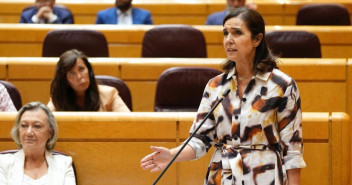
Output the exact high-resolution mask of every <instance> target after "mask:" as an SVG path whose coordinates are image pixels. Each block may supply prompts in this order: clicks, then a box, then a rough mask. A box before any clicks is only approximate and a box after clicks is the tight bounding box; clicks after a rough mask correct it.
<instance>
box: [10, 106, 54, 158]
mask: <svg viewBox="0 0 352 185" xmlns="http://www.w3.org/2000/svg"><path fill="white" fill-rule="evenodd" d="M38 109H39V110H40V109H41V110H43V111H44V112H45V114H46V116H47V118H48V120H47V121H48V126H49V131H50V133H51V137H50V139H49V140H48V141H47V142H46V146H45V148H46V150H48V151H51V150H52V149H54V146H55V144H56V141H57V136H58V132H59V130H58V128H57V123H56V120H55V117H54V115H53V113H52V112H51V111H50V109H49V108H48V107H47V106H46V105H44V104H42V103H41V102H30V103H27V104H26V105H25V106H23V107H22V108H21V109H20V110H19V111H18V113H17V116H16V120H15V126H13V127H12V129H11V136H12V139H13V140H14V141H15V143H16V144H17V146H18V148H19V149H21V148H22V144H21V141H20V130H19V128H20V122H21V118H22V115H23V114H24V113H25V112H26V111H34V110H38Z"/></svg>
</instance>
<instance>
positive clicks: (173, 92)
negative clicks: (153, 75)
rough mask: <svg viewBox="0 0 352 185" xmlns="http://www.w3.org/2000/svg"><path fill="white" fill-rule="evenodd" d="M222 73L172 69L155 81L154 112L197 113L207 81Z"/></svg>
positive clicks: (209, 69) (195, 68) (190, 68)
mask: <svg viewBox="0 0 352 185" xmlns="http://www.w3.org/2000/svg"><path fill="white" fill-rule="evenodd" d="M221 73H222V72H221V71H219V70H217V69H213V68H205V67H172V68H169V69H167V70H165V71H164V72H163V73H162V74H161V75H160V77H159V79H158V81H157V87H156V93H155V104H154V111H157V112H168V111H169V112H184V111H187V112H188V111H197V110H198V107H199V104H200V101H201V99H202V96H203V91H204V88H205V86H206V84H207V83H208V81H209V80H210V79H211V78H213V77H215V76H216V75H219V74H221Z"/></svg>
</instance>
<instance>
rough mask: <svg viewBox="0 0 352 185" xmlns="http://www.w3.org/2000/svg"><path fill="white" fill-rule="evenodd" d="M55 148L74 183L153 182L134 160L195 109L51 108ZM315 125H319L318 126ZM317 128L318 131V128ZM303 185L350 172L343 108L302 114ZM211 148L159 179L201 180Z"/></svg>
mask: <svg viewBox="0 0 352 185" xmlns="http://www.w3.org/2000/svg"><path fill="white" fill-rule="evenodd" d="M54 115H55V117H56V119H57V121H58V126H59V139H58V143H57V145H56V146H55V150H58V151H62V152H64V153H66V154H69V155H71V156H72V158H73V160H74V163H75V166H76V172H77V178H78V184H80V185H97V184H105V185H112V184H116V183H117V184H121V185H130V184H134V185H145V184H152V182H153V181H154V180H155V179H156V178H157V175H158V173H154V174H153V173H149V172H147V171H143V170H142V169H141V168H140V167H139V165H140V163H139V161H140V160H141V159H142V157H143V156H145V155H146V154H148V153H150V152H151V150H150V148H149V146H151V145H154V146H155V145H156V146H164V147H169V148H170V147H175V146H177V145H179V144H180V143H182V141H184V140H185V139H186V138H187V137H188V136H189V134H188V130H189V128H190V126H191V124H192V121H193V119H194V116H195V113H135V112H134V113H108V112H105V113H102V112H93V113H92V112H90V113H86V112H55V113H54ZM14 120H15V113H10V112H1V113H0V151H1V150H8V149H15V148H16V144H15V143H14V142H13V141H12V139H11V136H10V134H9V132H10V129H11V127H12V126H13V123H14ZM317 128H318V129H317ZM317 130H319V131H317ZM303 133H304V134H303V139H304V147H305V148H304V159H305V161H306V163H307V167H306V168H304V169H303V170H302V173H301V184H302V185H311V184H319V185H346V184H348V183H349V182H350V177H351V171H350V168H351V159H350V158H351V155H350V154H351V151H350V150H351V143H350V137H351V135H350V133H351V131H350V118H349V116H348V115H347V114H345V113H339V112H321V113H307V112H304V113H303ZM212 152H213V149H211V150H210V151H209V153H208V154H207V155H206V156H204V157H203V158H201V159H199V160H196V161H191V162H183V163H176V164H173V165H171V167H170V169H169V170H168V171H167V172H166V173H165V175H164V176H163V178H162V179H161V181H160V182H159V183H158V184H172V185H191V184H202V181H203V179H204V177H205V173H206V170H207V167H208V163H209V161H210V159H211V153H212Z"/></svg>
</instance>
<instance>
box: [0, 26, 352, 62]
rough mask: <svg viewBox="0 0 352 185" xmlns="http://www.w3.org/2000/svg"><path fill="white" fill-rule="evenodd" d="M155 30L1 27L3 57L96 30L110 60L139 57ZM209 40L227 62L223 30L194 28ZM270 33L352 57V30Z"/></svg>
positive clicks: (212, 51)
mask: <svg viewBox="0 0 352 185" xmlns="http://www.w3.org/2000/svg"><path fill="white" fill-rule="evenodd" d="M153 27H155V26H151V25H132V26H118V27H117V26H113V25H34V24H0V56H5V57H15V56H17V57H40V56H41V53H42V42H43V40H44V37H45V35H46V34H47V33H48V32H49V31H51V30H56V29H93V30H98V31H100V32H102V33H103V34H104V35H105V37H106V39H107V41H108V48H109V53H110V57H140V56H141V52H142V41H143V37H144V34H145V32H146V31H148V30H149V29H151V28H153ZM194 27H195V28H197V29H199V30H200V31H202V33H203V34H204V37H205V39H206V44H207V53H208V58H225V57H226V56H225V52H224V49H223V44H222V42H223V36H222V33H221V30H222V27H221V26H194ZM266 29H267V31H278V30H305V31H310V32H313V33H315V34H317V36H318V37H319V39H320V42H321V49H322V56H323V58H346V57H352V27H351V26H267V27H266Z"/></svg>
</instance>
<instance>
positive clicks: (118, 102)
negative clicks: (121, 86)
mask: <svg viewBox="0 0 352 185" xmlns="http://www.w3.org/2000/svg"><path fill="white" fill-rule="evenodd" d="M111 107H112V112H131V111H130V109H129V108H128V107H127V105H126V104H125V102H123V100H122V98H121V97H120V96H119V93H118V91H117V90H116V89H115V88H114V93H113V102H112V106H111Z"/></svg>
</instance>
